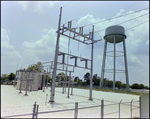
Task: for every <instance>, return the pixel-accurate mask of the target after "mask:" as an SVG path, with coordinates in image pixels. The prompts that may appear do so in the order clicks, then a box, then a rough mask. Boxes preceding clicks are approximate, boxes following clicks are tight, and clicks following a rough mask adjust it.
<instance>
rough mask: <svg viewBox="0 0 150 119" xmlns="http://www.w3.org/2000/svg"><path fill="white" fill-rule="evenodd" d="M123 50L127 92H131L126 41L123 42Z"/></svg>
mask: <svg viewBox="0 0 150 119" xmlns="http://www.w3.org/2000/svg"><path fill="white" fill-rule="evenodd" d="M123 50H124V62H125V74H126V86H127V91H129V77H128V66H127V55H126V46H125V39H124V40H123Z"/></svg>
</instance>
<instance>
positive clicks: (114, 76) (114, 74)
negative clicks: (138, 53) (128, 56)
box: [113, 35, 116, 90]
mask: <svg viewBox="0 0 150 119" xmlns="http://www.w3.org/2000/svg"><path fill="white" fill-rule="evenodd" d="M115 40H116V39H115V35H114V70H113V71H114V72H113V90H115V78H116V41H115Z"/></svg>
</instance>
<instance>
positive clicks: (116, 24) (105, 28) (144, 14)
mask: <svg viewBox="0 0 150 119" xmlns="http://www.w3.org/2000/svg"><path fill="white" fill-rule="evenodd" d="M147 14H149V13H146V14H143V15H141V16H138V17H135V18H133V19H129V20H127V21H124V22H121V23H119V24H116V25H120V24H123V23H126V22H129V21H131V20H134V19H137V18H139V17H142V16H145V15H147ZM105 29H106V28H105ZM105 29H102V30H99V31H95V33H97V32H101V31H103V30H105Z"/></svg>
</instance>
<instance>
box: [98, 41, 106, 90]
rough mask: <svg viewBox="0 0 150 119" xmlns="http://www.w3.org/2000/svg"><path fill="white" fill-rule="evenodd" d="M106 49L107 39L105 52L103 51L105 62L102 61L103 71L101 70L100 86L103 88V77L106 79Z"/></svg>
mask: <svg viewBox="0 0 150 119" xmlns="http://www.w3.org/2000/svg"><path fill="white" fill-rule="evenodd" d="M106 49H107V41H106V40H105V44H104V53H103V63H102V71H101V80H100V88H103V79H104V71H105V60H106Z"/></svg>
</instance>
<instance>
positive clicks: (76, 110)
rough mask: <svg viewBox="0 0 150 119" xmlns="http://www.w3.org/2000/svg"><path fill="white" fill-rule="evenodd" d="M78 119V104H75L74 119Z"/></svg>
mask: <svg viewBox="0 0 150 119" xmlns="http://www.w3.org/2000/svg"><path fill="white" fill-rule="evenodd" d="M77 117H78V102H76V103H75V113H74V118H77Z"/></svg>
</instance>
